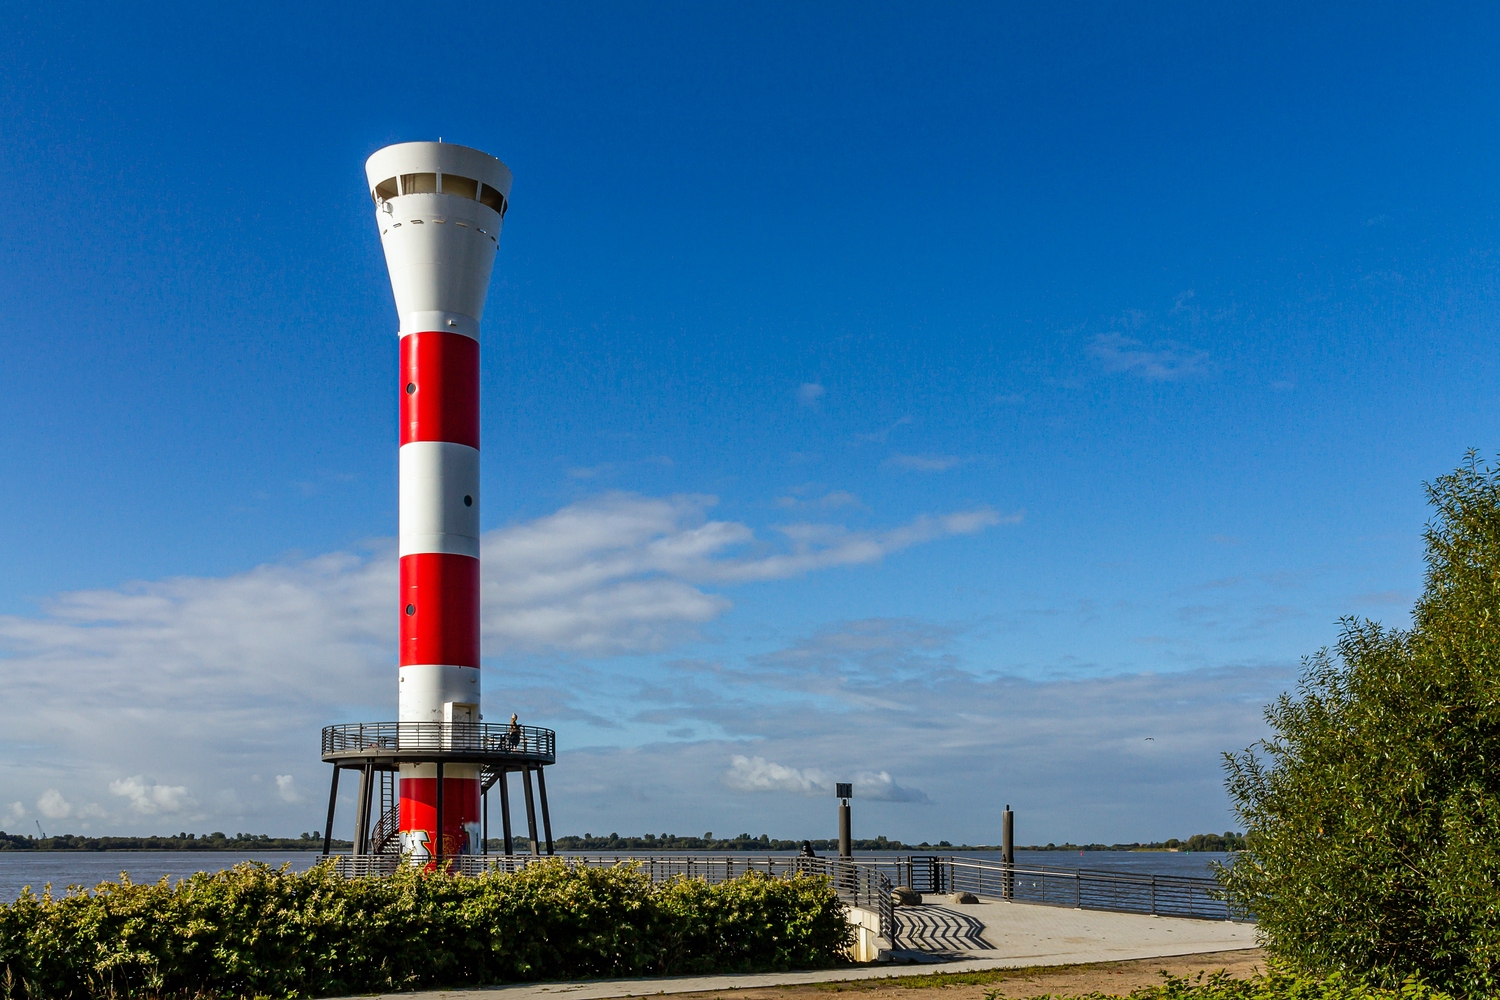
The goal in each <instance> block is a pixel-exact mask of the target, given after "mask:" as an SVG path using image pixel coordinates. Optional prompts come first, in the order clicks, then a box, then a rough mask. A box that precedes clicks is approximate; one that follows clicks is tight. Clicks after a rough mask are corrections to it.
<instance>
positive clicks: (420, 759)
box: [323, 722, 557, 770]
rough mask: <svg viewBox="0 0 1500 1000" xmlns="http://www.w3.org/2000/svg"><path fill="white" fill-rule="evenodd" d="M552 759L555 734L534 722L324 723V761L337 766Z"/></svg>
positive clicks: (520, 763) (532, 763)
mask: <svg viewBox="0 0 1500 1000" xmlns="http://www.w3.org/2000/svg"><path fill="white" fill-rule="evenodd" d="M439 762H442V763H447V764H488V765H492V766H499V767H503V766H507V765H510V766H513V767H518V768H519V767H546V766H549V765H551V764H556V763H557V734H556V733H555V732H553V731H552V730H550V729H542V728H540V727H539V726H511V725H508V724H505V723H489V722H346V723H343V724H341V725H336V726H324V727H323V763H325V764H336V765H338V766H339V767H360V766H363V765H365V764H373V765H375V767H376V769H377V770H381V769H389V768H392V767H395V766H397V765H399V764H436V763H439Z"/></svg>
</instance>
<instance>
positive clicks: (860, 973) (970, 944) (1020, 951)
mask: <svg viewBox="0 0 1500 1000" xmlns="http://www.w3.org/2000/svg"><path fill="white" fill-rule="evenodd" d="M896 912H897V915H898V920H899V928H900V935H901V941H900V944H901V946H902V947H903V949H905V948H915V949H920V950H921V951H923V952H925V953H927V956H926V960H925V961H923V963H922V964H921V965H918V966H912V965H895V964H882V965H878V966H869V965H855V966H848V967H845V968H842V969H829V970H824V971H822V972H780V973H765V974H744V975H730V976H674V977H670V978H661V979H595V980H588V981H584V982H576V983H523V984H519V985H516V986H499V987H493V988H488V989H480V988H473V989H455V990H430V991H426V992H422V993H393V994H385V995H386V996H389V997H392V998H398V997H399V998H401V1000H438V998H440V997H441V998H453V1000H460V998H461V1000H533V998H537V1000H540V998H559V1000H561V998H566V1000H607V998H614V997H639V996H655V995H658V994H666V993H699V992H703V991H707V990H734V989H745V988H748V987H754V986H796V985H801V984H805V983H831V982H844V981H848V980H852V979H879V978H883V977H889V976H909V975H912V974H914V973H916V974H929V973H935V972H977V971H981V970H985V969H1007V968H1021V967H1025V966H1031V965H1081V964H1085V963H1090V962H1119V961H1124V960H1127V959H1136V958H1167V957H1171V956H1177V955H1197V954H1203V953H1205V952H1212V951H1235V950H1237V949H1240V948H1254V947H1255V925H1253V924H1231V923H1225V922H1221V921H1217V920H1184V919H1180V918H1176V917H1144V916H1139V915H1137V914H1133V913H1105V912H1101V911H1098V910H1068V909H1062V908H1060V907H1054V906H1037V905H1032V904H1027V903H1002V902H987V903H978V904H971V905H968V906H955V905H951V904H948V903H926V904H924V905H923V906H921V907H910V908H907V907H903V908H901V909H898V910H897V911H896ZM929 963H935V964H929Z"/></svg>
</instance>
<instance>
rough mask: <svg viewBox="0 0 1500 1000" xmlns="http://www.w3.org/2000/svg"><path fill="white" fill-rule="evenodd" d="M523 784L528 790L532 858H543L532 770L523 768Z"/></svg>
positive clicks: (528, 819) (527, 801)
mask: <svg viewBox="0 0 1500 1000" xmlns="http://www.w3.org/2000/svg"><path fill="white" fill-rule="evenodd" d="M521 784H522V785H523V786H524V787H525V789H526V830H527V832H528V833H530V834H531V856H532V857H534V858H538V857H541V855H542V852H541V851H539V850H538V849H537V843H536V801H535V800H534V799H533V798H532V797H531V768H529V767H523V768H521Z"/></svg>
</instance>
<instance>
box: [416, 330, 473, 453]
mask: <svg viewBox="0 0 1500 1000" xmlns="http://www.w3.org/2000/svg"><path fill="white" fill-rule="evenodd" d="M401 390H402V391H401V443H402V444H407V443H409V442H412V441H451V442H453V443H454V444H466V445H468V446H469V447H470V448H478V447H479V341H477V340H475V339H474V338H473V337H466V336H464V335H463V334H461V333H443V332H441V331H435V330H434V331H427V332H424V333H410V334H407V335H406V336H404V337H402V338H401Z"/></svg>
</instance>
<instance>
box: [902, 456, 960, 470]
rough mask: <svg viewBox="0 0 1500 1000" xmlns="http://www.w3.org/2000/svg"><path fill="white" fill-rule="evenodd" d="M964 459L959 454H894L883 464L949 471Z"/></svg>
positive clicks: (903, 467) (905, 467)
mask: <svg viewBox="0 0 1500 1000" xmlns="http://www.w3.org/2000/svg"><path fill="white" fill-rule="evenodd" d="M963 461H964V460H963V459H961V458H959V457H958V456H957V455H892V456H891V457H890V458H888V459H886V460H885V462H884V463H883V464H885V465H886V466H888V467H889V468H892V469H906V470H908V471H910V472H947V471H948V470H949V469H952V468H955V467H957V466H959V465H962V464H963Z"/></svg>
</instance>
